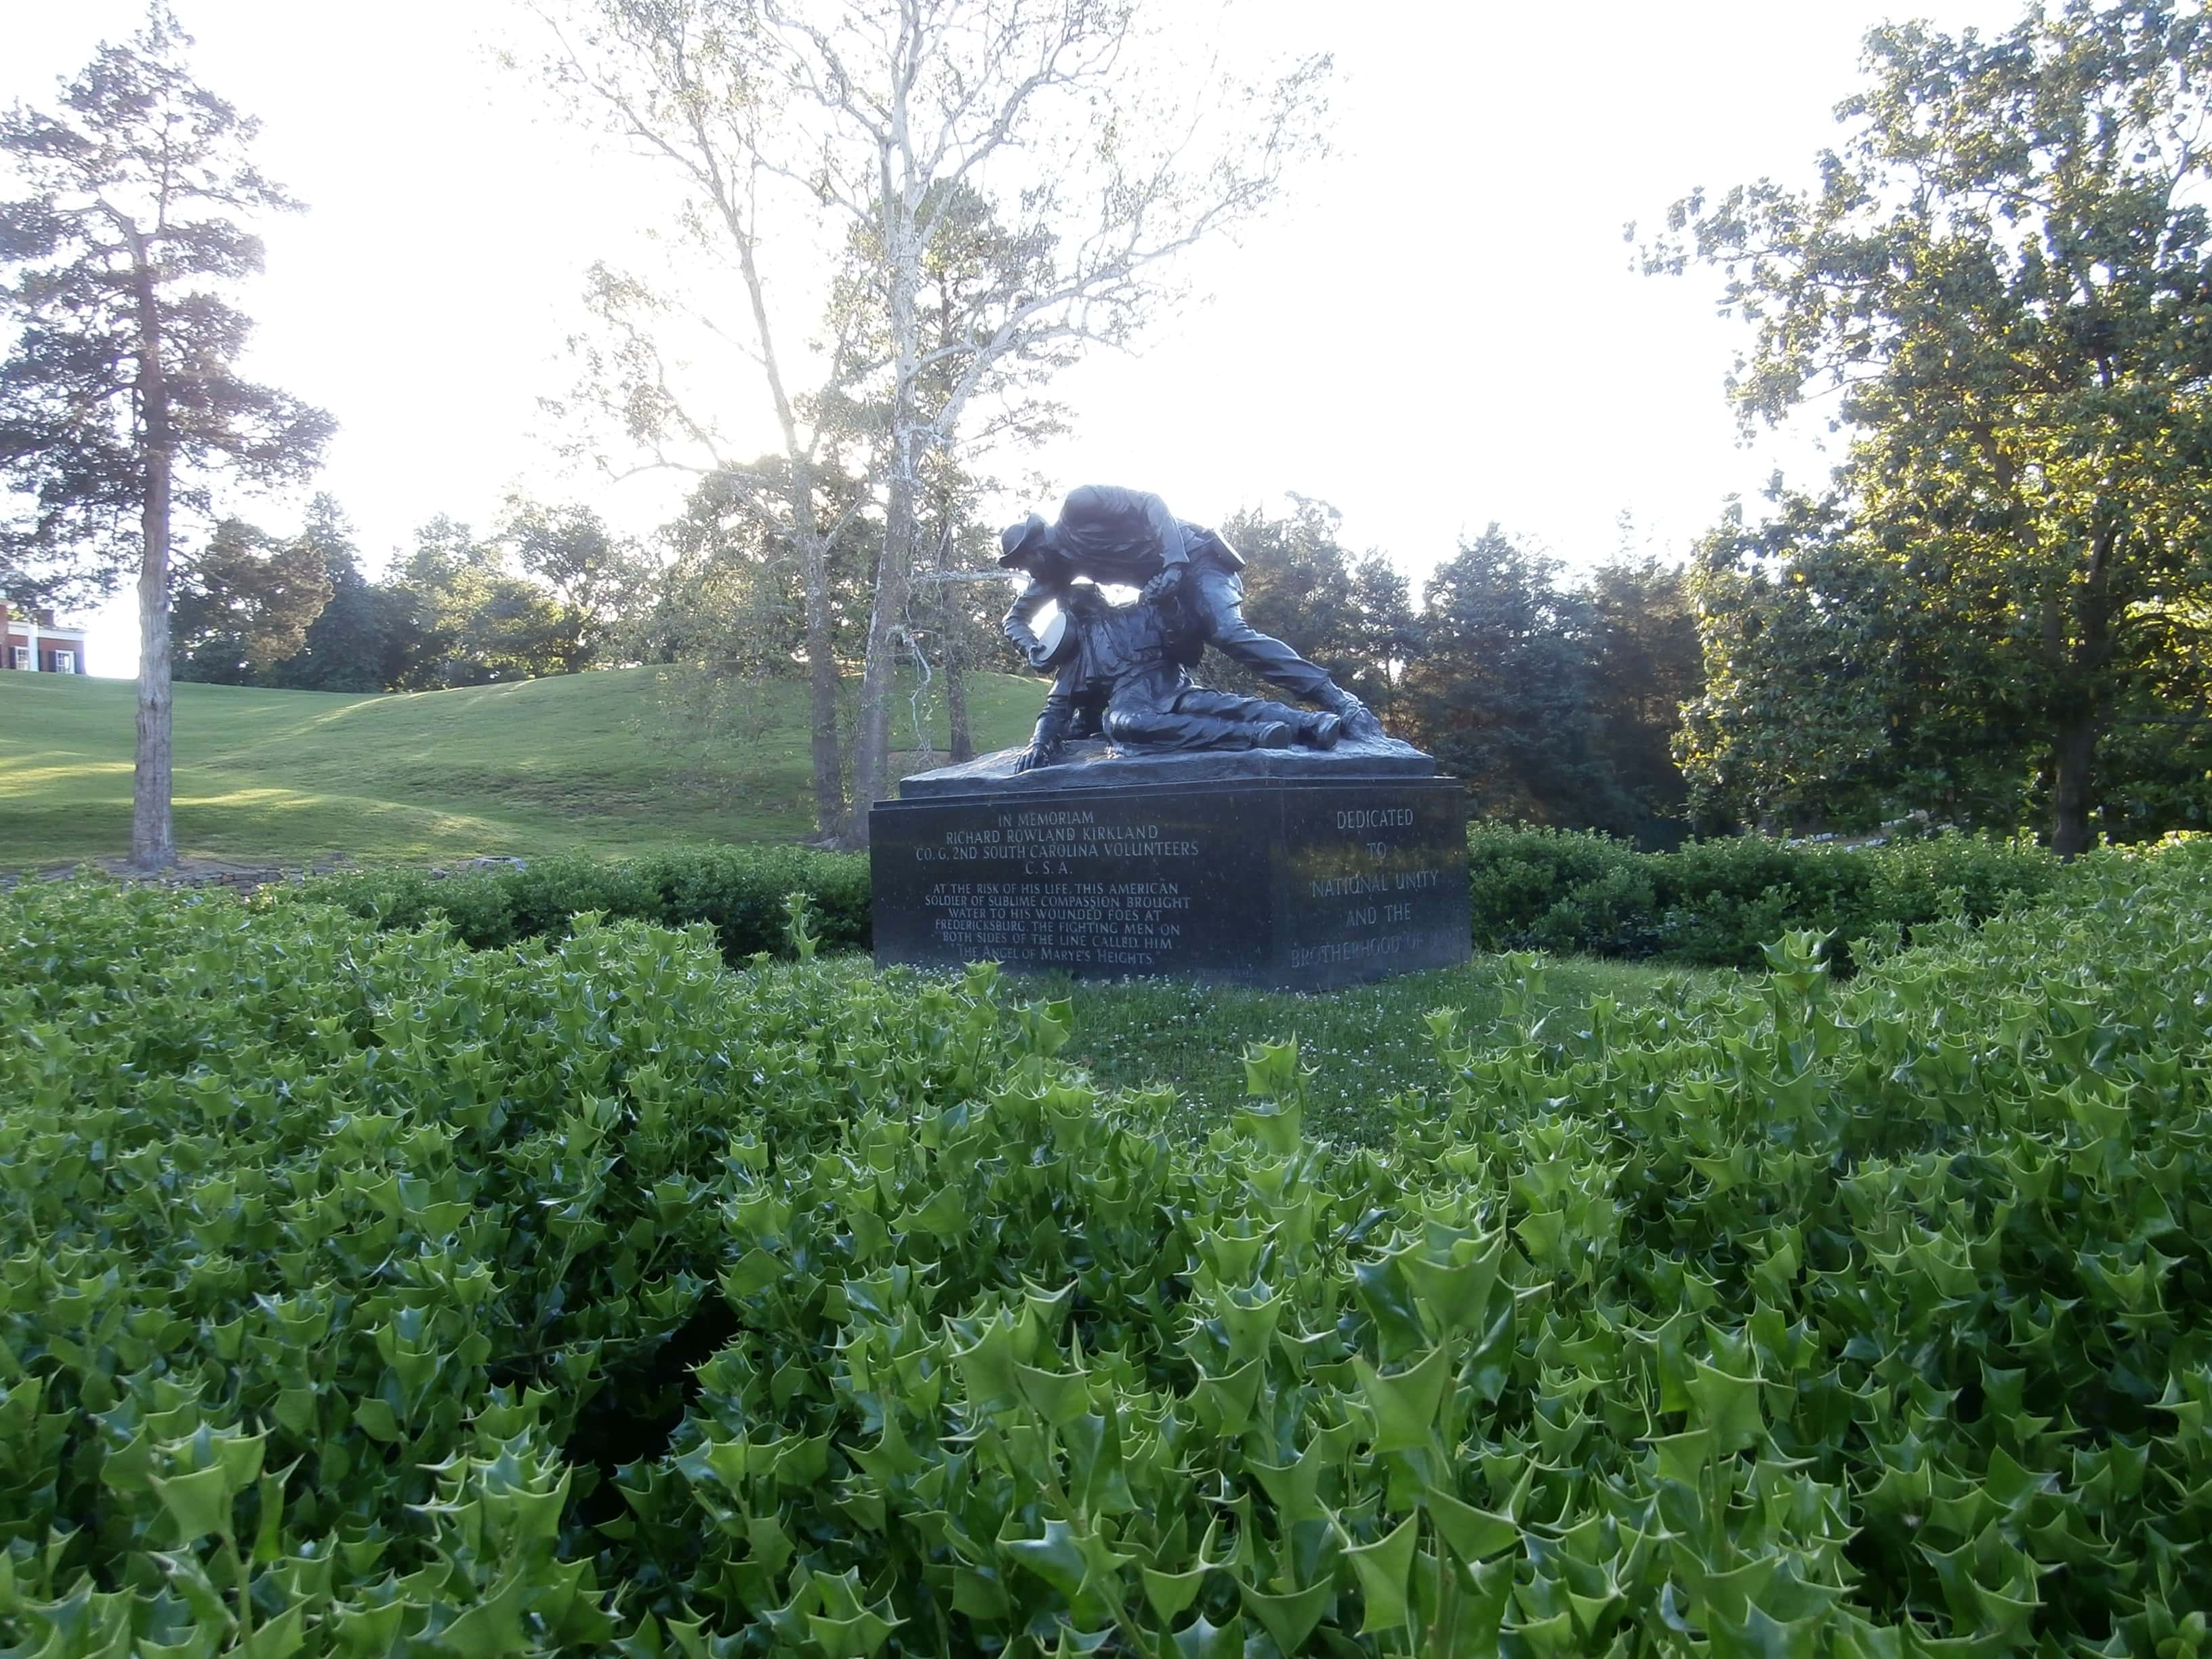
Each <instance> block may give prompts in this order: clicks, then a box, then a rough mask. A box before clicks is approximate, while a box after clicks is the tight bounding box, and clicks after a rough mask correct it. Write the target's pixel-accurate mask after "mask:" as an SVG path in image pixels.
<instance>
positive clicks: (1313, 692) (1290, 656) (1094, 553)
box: [999, 484, 1383, 746]
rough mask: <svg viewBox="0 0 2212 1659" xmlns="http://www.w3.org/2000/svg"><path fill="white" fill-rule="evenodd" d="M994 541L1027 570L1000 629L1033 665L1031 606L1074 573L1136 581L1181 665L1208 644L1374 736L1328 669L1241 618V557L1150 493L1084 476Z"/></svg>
mask: <svg viewBox="0 0 2212 1659" xmlns="http://www.w3.org/2000/svg"><path fill="white" fill-rule="evenodd" d="M999 545H1000V550H1001V556H1000V561H999V562H1000V563H1001V564H1003V565H1006V566H1007V567H1008V568H1013V569H1019V570H1022V571H1025V572H1026V573H1027V574H1028V575H1029V579H1030V580H1029V585H1028V586H1026V587H1024V589H1023V590H1022V594H1021V597H1020V598H1019V599H1016V600H1015V601H1014V605H1013V609H1012V610H1011V611H1007V612H1006V637H1007V638H1009V639H1011V640H1012V641H1013V642H1014V643H1015V644H1016V645H1018V646H1019V647H1022V649H1023V650H1024V652H1025V653H1028V654H1029V657H1030V662H1031V664H1032V665H1035V666H1036V667H1038V668H1043V667H1045V666H1047V665H1046V664H1044V663H1042V662H1039V661H1038V660H1037V653H1038V649H1039V646H1040V643H1041V642H1040V641H1039V640H1038V638H1037V635H1036V631H1035V629H1033V628H1032V627H1031V626H1030V619H1031V618H1032V617H1035V616H1036V613H1037V611H1040V610H1041V609H1042V608H1043V606H1044V605H1046V604H1047V603H1048V602H1050V601H1053V600H1057V599H1061V598H1062V597H1063V596H1064V595H1066V593H1068V592H1071V591H1072V590H1073V586H1074V584H1075V583H1076V582H1077V580H1079V579H1082V578H1087V579H1088V580H1091V581H1092V582H1113V583H1120V584H1124V585H1126V586H1130V587H1138V588H1141V589H1143V591H1144V599H1145V602H1146V604H1147V605H1157V606H1158V607H1160V609H1161V611H1162V613H1163V615H1162V623H1163V625H1164V627H1165V629H1166V630H1167V634H1168V637H1169V640H1170V649H1171V651H1172V653H1173V654H1174V656H1175V658H1176V660H1177V661H1178V662H1179V663H1180V664H1181V665H1182V666H1183V667H1185V668H1189V667H1194V666H1195V665H1196V664H1197V662H1198V659H1199V657H1200V655H1201V654H1202V653H1203V652H1204V650H1205V647H1207V646H1209V645H1210V646H1212V647H1214V648H1215V649H1216V650H1218V651H1220V652H1222V653H1225V654H1226V655H1228V656H1229V657H1231V658H1233V659H1235V660H1237V662H1240V663H1242V664H1243V665H1244V666H1245V667H1247V668H1249V669H1250V670H1251V671H1253V672H1254V673H1255V674H1256V675H1258V676H1259V677H1260V678H1261V679H1263V680H1265V681H1267V684H1270V685H1272V686H1274V687H1276V688H1278V689H1279V690H1284V691H1287V692H1288V693H1290V695H1291V696H1294V697H1297V698H1298V699H1300V700H1301V701H1303V702H1311V703H1317V704H1319V705H1320V706H1321V708H1322V709H1323V710H1324V711H1326V712H1327V713H1328V714H1334V716H1336V718H1337V720H1338V721H1339V723H1340V726H1342V729H1343V734H1344V735H1345V736H1346V737H1347V738H1352V739H1353V740H1354V741H1355V742H1358V741H1364V740H1366V739H1369V738H1379V737H1381V736H1382V735H1383V723H1382V722H1381V721H1380V720H1376V718H1375V715H1374V713H1373V712H1372V711H1371V710H1370V708H1368V707H1367V705H1366V704H1365V703H1364V702H1360V701H1359V699H1358V698H1357V697H1355V696H1352V694H1351V693H1350V692H1348V691H1346V690H1344V689H1343V688H1342V687H1341V686H1340V685H1338V684H1336V682H1335V681H1334V680H1332V679H1331V678H1329V677H1328V670H1326V669H1324V668H1322V667H1320V666H1318V665H1316V664H1313V663H1310V662H1308V661H1307V660H1306V659H1304V657H1301V656H1300V655H1298V653H1297V652H1295V651H1293V650H1291V647H1289V646H1287V645H1285V644H1284V643H1283V642H1282V641H1280V640H1278V639H1274V638H1272V637H1270V636H1269V635H1266V634H1262V633H1261V632H1260V631H1259V630H1258V629H1255V628H1254V627H1253V626H1252V624H1251V623H1249V622H1246V621H1245V620H1244V583H1243V578H1242V577H1240V576H1239V575H1238V574H1237V572H1239V571H1240V570H1242V569H1243V568H1244V561H1243V559H1241V558H1239V557H1238V556H1237V551H1236V550H1235V549H1234V548H1232V547H1231V546H1230V545H1229V544H1228V543H1227V542H1225V541H1224V540H1222V538H1220V537H1219V536H1218V535H1216V534H1215V533H1214V532H1212V531H1211V530H1208V529H1206V528H1205V527H1204V526H1200V525H1194V524H1187V523H1185V522H1184V521H1183V520H1181V519H1178V518H1176V516H1175V515H1174V514H1173V513H1170V512H1169V511H1168V504H1167V503H1166V502H1165V501H1162V500H1161V499H1160V498H1159V497H1158V495H1152V494H1150V493H1148V492H1146V491H1144V490H1140V489H1121V488H1119V487H1117V486H1115V485H1113V484H1085V485H1084V486H1083V487H1082V488H1080V489H1074V490H1071V491H1069V492H1068V496H1067V499H1066V501H1064V502H1063V503H1062V504H1061V506H1060V517H1059V519H1058V520H1056V521H1053V522H1047V520H1045V519H1044V518H1043V517H1042V515H1041V514H1038V513H1030V516H1029V517H1028V518H1026V519H1024V520H1022V522H1021V523H1019V524H1017V525H1009V526H1006V530H1005V531H1004V532H1002V533H1001V534H1000V538H999ZM1192 689H1194V690H1195V689H1196V688H1192ZM1208 695H1209V696H1212V695H1218V694H1214V693H1209V694H1208ZM1130 741H1132V742H1138V741H1147V742H1151V741H1157V739H1138V738H1131V739H1130ZM1185 746H1189V745H1185ZM1217 746H1218V745H1217Z"/></svg>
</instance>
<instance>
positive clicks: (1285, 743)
mask: <svg viewBox="0 0 2212 1659" xmlns="http://www.w3.org/2000/svg"><path fill="white" fill-rule="evenodd" d="M1060 614H1061V616H1062V617H1064V618H1065V623H1064V625H1063V626H1062V627H1061V628H1060V629H1059V630H1058V631H1057V634H1056V636H1055V637H1054V638H1053V639H1051V640H1049V641H1047V640H1040V641H1038V643H1037V645H1036V648H1035V649H1034V650H1033V651H1032V653H1031V654H1030V660H1031V662H1032V663H1033V664H1034V665H1036V667H1037V668H1038V669H1040V670H1047V669H1049V670H1052V671H1054V673H1055V678H1054V682H1053V688H1052V695H1051V696H1048V697H1047V698H1046V699H1045V704H1044V712H1043V713H1042V714H1040V715H1038V716H1037V723H1036V732H1035V733H1034V734H1033V735H1032V736H1031V738H1030V746H1029V749H1028V750H1027V752H1026V753H1024V755H1023V756H1022V757H1021V759H1020V760H1019V761H1018V762H1017V763H1015V769H1016V770H1017V771H1022V772H1026V771H1029V770H1030V769H1032V768H1035V767H1039V766H1049V765H1051V764H1052V763H1054V762H1055V761H1057V760H1058V759H1060V745H1061V744H1062V743H1063V742H1065V741H1066V739H1067V738H1069V737H1070V736H1073V735H1076V734H1078V733H1079V732H1090V731H1098V732H1104V734H1105V735H1106V736H1107V737H1109V738H1112V739H1113V740H1114V741H1115V742H1116V743H1121V744H1130V745H1132V746H1134V747H1139V748H1146V749H1287V748H1289V747H1290V746H1291V744H1294V743H1304V744H1310V745H1311V746H1312V747H1314V748H1316V749H1330V748H1334V746H1335V745H1336V743H1337V740H1338V738H1340V736H1341V735H1342V734H1343V722H1342V720H1340V718H1339V717H1338V716H1336V715H1334V714H1316V713H1313V712H1312V711H1310V710H1308V709H1303V708H1288V707H1286V706H1285V705H1284V704H1282V703H1279V702H1266V701H1264V700H1263V699H1261V698H1259V697H1240V696H1233V695H1231V693H1229V692H1226V691H1209V690H1206V688H1205V687H1204V686H1201V685H1200V684H1197V683H1196V682H1195V681H1194V680H1193V679H1192V678H1191V677H1190V674H1189V671H1188V670H1187V669H1185V668H1184V667H1183V665H1182V663H1181V662H1179V661H1177V660H1176V653H1175V649H1174V646H1175V640H1174V636H1173V634H1172V631H1171V629H1170V619H1169V617H1168V616H1167V614H1166V611H1165V610H1164V607H1163V606H1161V605H1158V604H1157V603H1155V602H1152V601H1149V600H1145V599H1139V601H1138V602H1137V603H1136V604H1134V605H1113V604H1110V603H1109V601H1108V600H1107V598H1106V596H1105V595H1104V594H1103V593H1102V592H1099V591H1098V589H1097V587H1096V586H1093V585H1091V583H1089V582H1079V583H1076V584H1074V585H1073V586H1070V587H1067V588H1066V589H1065V590H1063V591H1062V592H1061V593H1060Z"/></svg>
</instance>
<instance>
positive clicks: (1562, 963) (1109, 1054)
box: [1025, 956, 1738, 1141]
mask: <svg viewBox="0 0 2212 1659" xmlns="http://www.w3.org/2000/svg"><path fill="white" fill-rule="evenodd" d="M1512 973H1513V970H1512V969H1510V968H1509V967H1508V966H1507V964H1506V963H1505V961H1504V958H1502V957H1484V956H1478V957H1476V958H1475V959H1474V961H1473V962H1472V963H1468V965H1467V966H1466V967H1464V968H1443V969H1435V970H1433V971H1431V972H1429V973H1425V974H1407V975H1403V976H1402V977H1401V978H1398V979H1391V980H1384V981H1381V982H1380V983H1377V984H1374V985H1362V986H1355V987H1352V988H1351V989H1349V990H1344V991H1332V992H1327V993H1323V994H1318V995H1302V994H1292V993H1288V992H1280V991H1250V990H1243V989H1238V988H1235V987H1225V986H1215V985H1209V986H1204V987H1200V986H1192V985H1182V984H1176V983H1174V982H1171V981H1164V980H1124V981H1078V982H1074V983H1072V984H1071V982H1070V981H1067V980H1066V978H1065V977H1064V976H1060V975H1048V976H1042V977H1039V978H1036V979H1033V980H1030V981H1026V985H1025V988H1027V989H1029V990H1030V993H1031V994H1035V995H1042V996H1054V997H1060V996H1066V997H1071V998H1073V1000H1074V1004H1075V1035H1074V1036H1073V1038H1072V1039H1071V1040H1070V1042H1069V1043H1068V1046H1067V1047H1066V1048H1064V1049H1062V1050H1061V1056H1062V1058H1066V1059H1073V1060H1075V1061H1077V1062H1078V1063H1079V1064H1081V1065H1083V1066H1087V1067H1088V1068H1089V1069H1090V1071H1091V1074H1092V1076H1094V1077H1095V1078H1097V1079H1098V1081H1099V1082H1100V1083H1101V1084H1103V1085H1107V1086H1109V1087H1114V1088H1130V1089H1134V1088H1143V1087H1146V1086H1148V1085H1156V1084H1167V1085H1171V1086H1172V1087H1174V1089H1175V1090H1176V1092H1177V1093H1178V1094H1180V1095H1181V1096H1182V1097H1183V1102H1184V1109H1185V1112H1186V1115H1187V1118H1188V1122H1189V1124H1190V1127H1193V1128H1194V1129H1197V1130H1200V1131H1202V1130H1205V1129H1207V1128H1210V1127H1212V1126H1213V1125H1214V1124H1216V1123H1218V1122H1221V1121H1225V1115H1226V1114H1227V1113H1228V1112H1229V1111H1230V1110H1231V1109H1234V1108H1235V1107H1237V1105H1240V1104H1241V1103H1243V1100H1244V1098H1245V1096H1244V1064H1243V1055H1244V1045H1245V1044H1246V1043H1248V1042H1280V1041H1281V1040H1282V1039H1284V1038H1285V1037H1293V1036H1294V1037H1296V1038H1297V1040H1298V1052H1299V1054H1300V1055H1301V1056H1302V1057H1303V1058H1304V1062H1305V1064H1306V1065H1308V1066H1311V1067H1313V1068H1314V1070H1315V1073H1316V1074H1315V1076H1314V1077H1313V1079H1312V1080H1311V1081H1310V1083H1309V1084H1308V1085H1307V1095H1306V1114H1307V1115H1306V1124H1307V1127H1308V1128H1309V1130H1310V1131H1311V1132H1312V1133H1316V1134H1325V1135H1331V1136H1334V1137H1336V1138H1338V1139H1346V1140H1361V1141H1371V1140H1376V1139H1380V1138H1381V1136H1382V1133H1383V1122H1384V1120H1383V1117H1382V1115H1381V1114H1380V1112H1379V1111H1378V1110H1377V1109H1376V1108H1377V1105H1378V1103H1380V1102H1381V1101H1383V1100H1384V1099H1386V1098H1387V1097H1389V1096H1391V1095H1394V1094H1397V1093H1400V1092H1401V1091H1406V1090H1409V1089H1417V1088H1423V1087H1427V1086H1430V1085H1437V1084H1440V1083H1441V1082H1442V1081H1443V1073H1441V1072H1440V1070H1439V1069H1438V1067H1437V1062H1436V1059H1435V1056H1434V1054H1433V1053H1432V1052H1431V1048H1430V1043H1429V1032H1428V1026H1427V1024H1426V1021H1425V1016H1426V1015H1427V1014H1428V1012H1430V1010H1431V1009H1435V1008H1456V1009H1457V1010H1459V1012H1460V1030H1461V1033H1462V1036H1463V1037H1464V1038H1465V1039H1467V1040H1468V1041H1470V1042H1473V1043H1474V1046H1475V1047H1477V1048H1480V1047H1482V1046H1483V1036H1484V1033H1486V1032H1488V1031H1491V1030H1495V1029H1497V1028H1498V1026H1499V1024H1500V1010H1501V1006H1502V1004H1503V1002H1504V994H1503V993H1504V988H1505V987H1506V986H1507V984H1508V983H1509V981H1510V975H1512ZM1737 978H1738V975H1735V974H1733V973H1729V972H1727V971H1724V970H1711V969H1684V968H1655V967H1649V966H1646V965H1644V964H1643V963H1624V962H1601V961H1598V960H1596V959H1595V958H1591V957H1566V958H1564V959H1557V958H1555V959H1552V960H1548V961H1547V963H1546V964H1545V973H1544V982H1543V988H1542V990H1541V992H1539V993H1537V994H1536V995H1535V998H1534V1006H1535V1007H1536V1008H1537V1009H1538V1010H1539V1011H1541V1012H1545V1013H1546V1016H1547V1018H1578V1017H1580V1016H1581V1015H1582V1014H1583V1012H1584V1011H1585V1010H1587V1009H1588V1008H1589V1006H1590V1003H1591V1002H1592V1000H1594V999H1596V998H1600V997H1606V998H1610V999H1612V1000H1613V1001H1614V1002H1616V1003H1618V1004H1619V1005H1620V1006H1622V1007H1629V1006H1645V1005H1649V1004H1651V1003H1663V1004H1670V1005H1671V1004H1676V1003H1679V1002H1680V1001H1682V1000H1685V999H1696V998H1699V997H1702V996H1705V995H1708V994H1711V993H1712V992H1714V991H1716V990H1717V989H1719V988H1721V987H1723V986H1725V985H1728V984H1729V983H1732V982H1733V981H1735V980H1736V979H1737Z"/></svg>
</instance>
